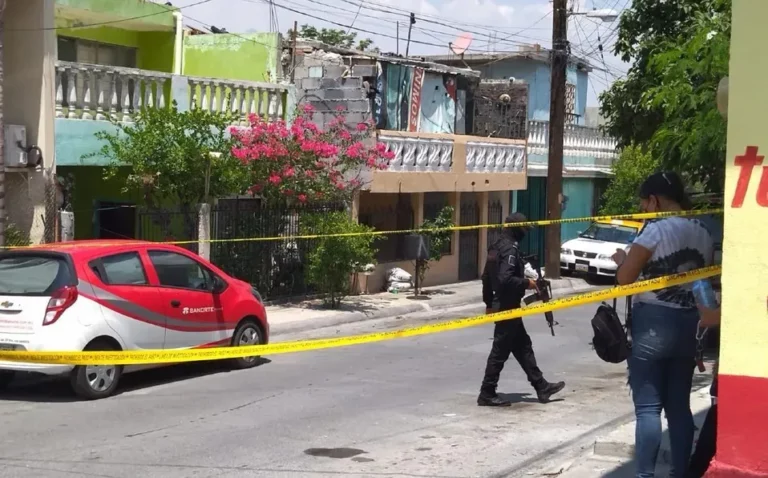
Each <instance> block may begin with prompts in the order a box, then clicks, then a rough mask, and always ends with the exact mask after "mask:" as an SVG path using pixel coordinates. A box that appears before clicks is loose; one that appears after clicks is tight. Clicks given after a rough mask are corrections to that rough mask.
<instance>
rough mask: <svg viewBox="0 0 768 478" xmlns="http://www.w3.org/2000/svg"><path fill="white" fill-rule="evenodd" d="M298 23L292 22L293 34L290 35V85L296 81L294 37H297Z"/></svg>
mask: <svg viewBox="0 0 768 478" xmlns="http://www.w3.org/2000/svg"><path fill="white" fill-rule="evenodd" d="M298 30H299V22H296V21H294V22H293V32H292V33H293V34H292V35H291V36H292V37H293V38H291V43H292V45H291V83H292V84H293V83H294V82H295V81H296V37H298V36H299V33H298Z"/></svg>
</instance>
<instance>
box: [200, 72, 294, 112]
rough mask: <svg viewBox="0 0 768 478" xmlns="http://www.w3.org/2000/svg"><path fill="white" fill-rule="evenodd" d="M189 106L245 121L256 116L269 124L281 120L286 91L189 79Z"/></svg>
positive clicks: (247, 83)
mask: <svg viewBox="0 0 768 478" xmlns="http://www.w3.org/2000/svg"><path fill="white" fill-rule="evenodd" d="M189 89H190V93H191V99H192V102H191V104H190V106H194V107H197V108H202V109H203V110H209V111H230V112H232V113H233V114H234V115H236V116H239V117H240V118H241V121H245V119H246V118H247V116H248V115H250V114H260V115H262V116H265V117H266V118H267V119H268V120H269V121H275V120H278V119H281V118H284V117H285V105H284V99H285V94H286V91H287V87H285V86H282V85H277V84H272V83H257V82H251V81H232V80H219V79H214V78H199V77H189Z"/></svg>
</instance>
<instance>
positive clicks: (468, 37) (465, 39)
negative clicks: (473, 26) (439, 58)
mask: <svg viewBox="0 0 768 478" xmlns="http://www.w3.org/2000/svg"><path fill="white" fill-rule="evenodd" d="M471 44H472V34H471V33H462V34H461V35H459V36H458V37H456V40H454V41H453V42H451V43H449V44H448V47H449V48H450V49H451V51H452V52H453V53H454V54H455V55H463V54H464V52H465V51H467V49H469V45H471Z"/></svg>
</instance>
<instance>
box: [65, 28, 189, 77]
mask: <svg viewBox="0 0 768 478" xmlns="http://www.w3.org/2000/svg"><path fill="white" fill-rule="evenodd" d="M57 34H58V35H59V36H64V37H70V38H80V39H82V40H90V41H95V42H101V43H108V44H110V45H119V46H125V47H132V48H136V49H137V53H136V64H137V66H138V68H140V69H142V70H153V71H161V72H164V73H172V72H173V47H174V39H175V34H174V32H172V31H171V32H140V31H134V30H123V29H121V28H114V27H98V28H76V29H72V28H62V29H59V30H57Z"/></svg>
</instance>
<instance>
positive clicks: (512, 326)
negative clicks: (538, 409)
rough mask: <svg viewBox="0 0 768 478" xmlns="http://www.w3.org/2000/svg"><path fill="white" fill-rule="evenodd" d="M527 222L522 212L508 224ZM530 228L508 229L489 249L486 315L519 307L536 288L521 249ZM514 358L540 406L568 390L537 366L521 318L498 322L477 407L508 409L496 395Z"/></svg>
mask: <svg viewBox="0 0 768 478" xmlns="http://www.w3.org/2000/svg"><path fill="white" fill-rule="evenodd" d="M526 220H527V219H526V218H525V216H524V215H523V214H521V213H519V212H516V213H513V214H511V215H510V216H509V217H507V219H506V221H505V222H506V223H507V224H510V223H518V222H525V221H526ZM527 229H528V228H527V227H505V228H504V229H503V231H502V233H501V235H500V237H499V239H498V240H496V242H495V243H494V244H493V245H491V247H489V248H488V259H487V261H486V263H485V269H484V270H483V276H482V279H483V302H485V306H486V313H488V314H490V313H493V312H499V311H504V310H510V309H517V308H520V302H521V301H522V299H523V296H524V295H525V291H526V290H529V289H534V290H535V289H536V281H534V280H532V279H527V278H526V277H525V262H524V261H523V258H522V256H521V254H520V251H519V249H518V247H519V246H518V244H519V242H520V241H521V240H522V239H523V237H525V233H526V231H527ZM510 353H512V355H514V356H515V359H517V361H518V363H519V364H520V366H521V367H522V368H523V371H524V372H525V374H526V375H527V376H528V381H529V382H530V383H531V385H532V386H533V388H534V390H536V394H537V396H538V399H539V401H540V402H541V403H546V402H547V401H549V399H550V397H552V395H554V394H556V393H558V392H560V391H561V390H562V389H563V388H565V382H558V383H550V382H547V381H546V380H545V379H544V376H543V375H542V373H541V370H539V367H538V366H537V365H536V357H535V356H534V354H533V344H532V343H531V338H530V337H529V336H528V332H526V330H525V326H524V325H523V321H522V319H512V320H505V321H502V322H496V328H495V329H494V331H493V347H492V348H491V354H490V355H489V356H488V365H487V366H486V368H485V378H483V385H482V387H481V388H480V396H479V397H477V404H478V405H479V406H481V407H505V406H509V405H511V402H509V401H508V400H505V399H503V398H501V397H499V396H498V395H497V394H496V386H497V385H498V383H499V375H500V374H501V370H502V369H503V368H504V363H505V362H506V361H507V359H508V358H509V354H510Z"/></svg>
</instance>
